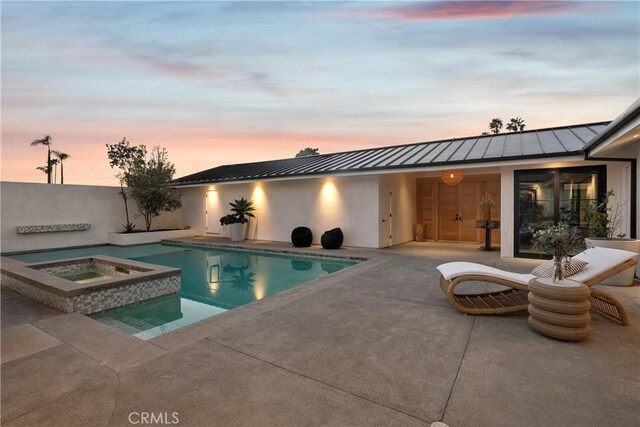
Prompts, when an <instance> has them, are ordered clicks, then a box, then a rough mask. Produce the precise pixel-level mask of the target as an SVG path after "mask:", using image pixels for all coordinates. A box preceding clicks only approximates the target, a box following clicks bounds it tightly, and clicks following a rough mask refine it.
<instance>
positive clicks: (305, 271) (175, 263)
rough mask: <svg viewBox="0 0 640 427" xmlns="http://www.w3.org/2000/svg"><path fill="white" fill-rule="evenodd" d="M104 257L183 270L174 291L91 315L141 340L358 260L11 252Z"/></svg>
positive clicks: (173, 249) (207, 251) (169, 250)
mask: <svg viewBox="0 0 640 427" xmlns="http://www.w3.org/2000/svg"><path fill="white" fill-rule="evenodd" d="M89 255H108V256H114V257H119V258H128V259H133V260H136V261H141V262H146V263H150V264H158V265H164V266H168V267H176V268H180V269H181V270H182V288H181V290H180V292H179V293H178V295H170V296H165V297H161V298H156V299H153V300H150V301H146V302H143V303H139V304H135V305H131V306H126V307H122V308H119V309H115V310H110V311H106V312H102V313H97V314H95V315H93V316H92V317H94V318H95V319H97V320H99V321H101V322H103V323H106V324H109V325H111V326H113V327H116V328H118V329H120V330H122V331H124V332H126V333H128V334H131V335H134V336H137V337H138V338H142V339H150V338H153V337H156V336H159V335H162V334H164V333H167V332H170V331H173V330H175V329H178V328H181V327H183V326H186V325H189V324H191V323H194V322H197V321H199V320H202V319H204V318H206V317H210V316H213V315H216V314H219V313H222V312H225V311H227V310H230V309H233V308H236V307H240V306H242V305H245V304H249V303H251V302H254V301H258V300H261V299H263V298H265V297H268V296H269V295H273V294H276V293H278V292H282V291H284V290H287V289H291V288H293V287H295V286H298V285H301V284H303V283H306V282H309V281H311V280H314V279H317V278H319V277H322V276H326V275H328V274H331V273H334V272H336V271H339V270H342V269H343V268H346V267H349V266H351V265H354V264H355V263H356V262H357V261H350V260H338V259H333V258H318V257H302V256H294V255H284V254H282V255H281V254H271V253H264V252H250V251H235V250H229V249H221V248H201V247H191V246H172V245H161V244H155V245H140V246H129V247H118V246H108V245H105V246H94V247H88V248H78V249H65V250H57V251H48V252H37V253H31V254H22V255H13V256H11V258H14V259H17V260H20V261H24V262H40V261H49V260H55V259H64V258H73V257H81V256H89Z"/></svg>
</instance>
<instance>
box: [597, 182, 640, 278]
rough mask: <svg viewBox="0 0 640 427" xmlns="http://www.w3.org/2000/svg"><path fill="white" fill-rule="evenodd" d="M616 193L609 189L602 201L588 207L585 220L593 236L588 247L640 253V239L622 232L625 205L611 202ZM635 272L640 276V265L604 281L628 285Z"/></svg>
mask: <svg viewBox="0 0 640 427" xmlns="http://www.w3.org/2000/svg"><path fill="white" fill-rule="evenodd" d="M615 195H616V194H615V192H614V191H613V189H611V190H609V191H607V194H605V196H604V198H603V199H602V201H601V202H600V203H592V204H591V205H589V206H588V207H587V210H586V214H585V220H586V222H587V225H588V227H589V234H590V236H591V237H588V238H587V239H586V243H587V247H593V246H597V247H603V248H614V249H622V250H625V251H631V252H636V253H640V240H638V239H628V238H625V235H624V233H621V232H620V228H621V226H622V221H623V206H622V205H621V204H620V203H616V204H613V203H612V202H611V198H612V197H615ZM634 274H637V275H638V276H640V267H637V271H636V269H633V268H630V269H628V270H627V271H623V272H622V273H620V274H617V275H615V276H613V277H611V278H610V279H607V280H605V281H604V282H602V283H603V284H606V285H614V286H628V285H631V284H632V283H633V276H634Z"/></svg>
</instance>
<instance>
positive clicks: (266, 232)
mask: <svg viewBox="0 0 640 427" xmlns="http://www.w3.org/2000/svg"><path fill="white" fill-rule="evenodd" d="M212 188H215V189H217V190H218V191H219V198H220V206H221V212H220V215H224V214H226V213H229V202H232V201H233V200H235V199H239V198H241V197H245V198H247V199H251V200H253V202H254V204H255V207H256V209H257V210H256V212H255V215H256V218H255V219H252V220H251V222H250V225H249V230H248V234H247V238H249V239H257V240H272V241H283V242H287V241H290V239H291V230H293V228H295V227H297V226H305V227H309V228H310V229H311V231H312V232H313V242H314V243H320V237H321V236H322V233H323V232H325V231H326V230H330V229H332V228H335V227H340V228H341V229H342V231H343V232H344V236H345V240H344V244H345V245H346V246H360V247H370V248H375V247H378V232H377V230H378V178H377V177H375V176H360V177H330V178H309V179H298V180H287V181H269V182H254V183H237V184H232V183H230V184H224V185H218V186H211V187H201V195H202V196H201V197H202V199H203V200H204V194H205V192H206V191H207V190H208V189H212ZM185 208H186V206H185Z"/></svg>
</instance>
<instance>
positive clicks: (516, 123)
mask: <svg viewBox="0 0 640 427" xmlns="http://www.w3.org/2000/svg"><path fill="white" fill-rule="evenodd" d="M524 127H525V124H524V119H523V118H521V117H516V118H513V119H511V120H510V121H509V123H507V130H510V131H511V132H522V131H523V130H524Z"/></svg>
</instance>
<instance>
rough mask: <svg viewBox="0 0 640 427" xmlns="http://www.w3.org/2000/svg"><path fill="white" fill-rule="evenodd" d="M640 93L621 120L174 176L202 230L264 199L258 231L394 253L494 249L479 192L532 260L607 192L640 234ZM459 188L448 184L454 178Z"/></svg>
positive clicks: (504, 244)
mask: <svg viewBox="0 0 640 427" xmlns="http://www.w3.org/2000/svg"><path fill="white" fill-rule="evenodd" d="M639 134H640V100H638V101H636V102H635V103H634V104H633V105H632V106H630V107H629V108H628V109H627V110H626V111H625V112H624V113H623V114H622V115H620V117H618V118H616V119H615V120H614V121H612V122H599V123H587V124H579V125H571V126H563V127H554V128H547V129H536V130H527V131H523V132H515V133H502V134H496V135H480V136H474V137H468V138H455V139H450V140H439V141H430V142H422V143H414V144H404V145H394V146H389V147H382V148H372V149H367V150H356V151H348V152H342V153H332V154H325V155H318V156H310V157H303V158H292V159H282V160H273V161H265V162H255V163H246V164H237V165H224V166H220V167H216V168H213V169H209V170H205V171H202V172H198V173H195V174H192V175H189V176H185V177H182V178H179V179H177V180H175V185H176V186H178V187H180V188H181V191H182V192H183V195H184V197H186V198H187V199H188V200H189V209H191V210H194V211H193V212H201V213H202V217H201V218H202V222H201V227H199V228H201V229H202V230H200V231H202V232H204V233H206V234H208V235H212V236H224V235H225V230H223V229H222V228H221V227H220V224H219V221H218V219H219V218H220V217H221V216H222V215H224V214H225V213H228V207H229V202H231V201H233V200H234V199H237V198H240V197H245V198H249V199H251V200H253V201H254V203H255V206H256V208H257V211H256V219H255V220H252V222H251V223H250V225H249V229H248V238H249V239H257V240H271V241H288V240H289V238H290V233H291V230H292V229H293V228H294V227H296V226H307V227H309V228H311V230H312V231H313V234H314V243H319V240H320V236H321V235H322V233H323V232H324V231H325V230H328V229H331V228H334V227H340V228H342V230H343V231H344V234H345V245H346V246H359V247H369V248H384V247H388V246H392V245H397V244H401V243H405V242H408V241H412V240H414V239H415V233H416V226H417V225H418V224H419V225H420V226H421V227H419V228H423V230H424V231H423V233H424V238H425V239H427V240H434V241H448V242H467V243H478V244H479V245H480V244H483V243H484V239H485V230H484V229H482V228H477V226H479V225H480V224H478V223H477V222H476V221H478V220H483V219H486V218H485V215H487V212H486V210H484V209H482V208H481V207H480V199H481V198H482V196H483V195H485V194H487V193H489V194H492V195H493V196H494V198H496V200H497V206H496V207H494V208H493V209H491V212H490V219H491V220H492V221H499V228H497V229H494V230H492V231H491V234H492V236H491V237H492V242H493V244H497V245H499V246H500V251H501V256H502V257H514V256H518V257H527V256H532V254H531V250H530V243H531V242H530V241H531V236H532V234H533V233H534V232H535V230H536V229H538V228H540V227H542V226H544V225H545V224H548V223H550V222H557V221H559V220H560V219H563V220H565V221H569V222H570V223H572V224H574V225H576V226H578V227H580V228H581V229H583V230H584V232H585V234H586V233H587V232H588V231H587V228H586V224H585V221H584V213H585V208H586V206H587V205H588V204H589V203H592V202H593V201H596V200H598V199H600V198H601V197H602V196H603V195H604V194H605V192H606V191H607V190H608V189H613V190H614V191H615V193H616V196H615V198H614V200H612V201H613V202H614V203H620V205H621V209H622V210H623V223H622V225H621V230H620V231H621V232H622V233H624V234H626V236H628V237H636V233H637V224H638V211H639V210H640V209H638V197H637V187H638V179H639V178H638V173H637V164H638V160H639V159H640V138H639ZM452 174H453V175H456V176H457V175H463V178H462V180H461V181H460V182H458V183H449V184H448V183H445V182H444V181H443V177H444V178H445V179H446V178H447V177H448V176H450V175H452Z"/></svg>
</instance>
